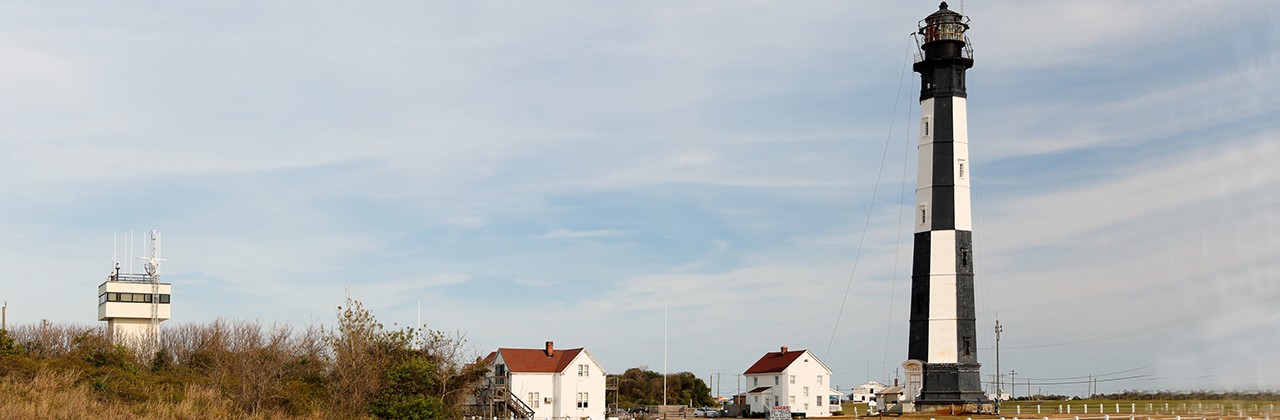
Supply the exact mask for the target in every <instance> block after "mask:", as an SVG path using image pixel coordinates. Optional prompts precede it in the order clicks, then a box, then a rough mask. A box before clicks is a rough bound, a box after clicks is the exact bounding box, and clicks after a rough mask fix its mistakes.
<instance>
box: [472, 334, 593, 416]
mask: <svg viewBox="0 0 1280 420" xmlns="http://www.w3.org/2000/svg"><path fill="white" fill-rule="evenodd" d="M485 361H486V362H488V364H489V374H490V375H491V379H492V381H491V382H492V383H495V384H498V385H499V386H502V387H505V388H506V389H507V390H509V391H510V394H511V395H514V396H515V398H519V400H520V401H521V402H523V403H524V404H525V405H527V406H528V408H530V409H532V411H533V415H532V418H533V419H553V418H574V419H587V418H590V419H596V420H603V419H604V418H605V412H606V410H607V407H606V406H605V402H604V390H605V372H604V367H603V366H601V365H600V363H599V362H596V360H595V358H592V357H591V354H589V353H587V350H586V349H583V348H576V349H563V350H561V349H556V348H555V346H554V344H553V343H552V342H551V341H548V342H547V345H546V347H544V348H541V349H509V348H499V349H498V351H495V352H493V353H490V354H489V356H488V357H486V358H485Z"/></svg>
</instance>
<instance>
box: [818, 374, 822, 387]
mask: <svg viewBox="0 0 1280 420" xmlns="http://www.w3.org/2000/svg"><path fill="white" fill-rule="evenodd" d="M818 385H822V375H818Z"/></svg>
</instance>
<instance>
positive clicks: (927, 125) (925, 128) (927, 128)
mask: <svg viewBox="0 0 1280 420" xmlns="http://www.w3.org/2000/svg"><path fill="white" fill-rule="evenodd" d="M923 122H924V128H923V129H922V130H920V131H921V132H922V133H924V135H926V136H927V135H929V117H924V121H923Z"/></svg>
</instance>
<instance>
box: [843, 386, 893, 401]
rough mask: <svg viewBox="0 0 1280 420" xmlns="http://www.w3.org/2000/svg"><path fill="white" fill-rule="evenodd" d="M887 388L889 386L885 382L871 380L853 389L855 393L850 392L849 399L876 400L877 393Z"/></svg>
mask: <svg viewBox="0 0 1280 420" xmlns="http://www.w3.org/2000/svg"><path fill="white" fill-rule="evenodd" d="M885 388H887V387H886V386H885V384H882V383H879V382H876V381H870V382H867V383H865V384H862V385H858V387H857V388H854V389H853V393H852V394H849V401H853V402H860V403H867V402H871V401H875V400H876V393H877V392H880V391H883V390H884V389H885Z"/></svg>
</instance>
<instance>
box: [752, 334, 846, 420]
mask: <svg viewBox="0 0 1280 420" xmlns="http://www.w3.org/2000/svg"><path fill="white" fill-rule="evenodd" d="M743 374H744V375H745V376H746V378H747V386H748V388H749V389H750V391H747V404H748V405H750V406H751V411H752V412H756V413H762V412H766V411H768V410H769V409H770V408H772V407H782V406H785V407H789V410H790V411H791V412H793V413H805V416H806V417H828V416H830V415H831V412H832V411H836V410H840V403H839V401H840V392H839V391H835V390H833V389H831V369H829V368H827V365H826V364H824V363H822V361H821V360H818V357H817V356H814V355H813V353H812V352H810V351H808V350H790V349H787V347H785V346H783V347H782V349H781V351H776V352H769V353H765V355H764V356H762V357H760V360H757V361H756V363H755V364H753V365H751V368H749V369H747V371H746V372H743ZM833 400H834V402H833Z"/></svg>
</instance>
